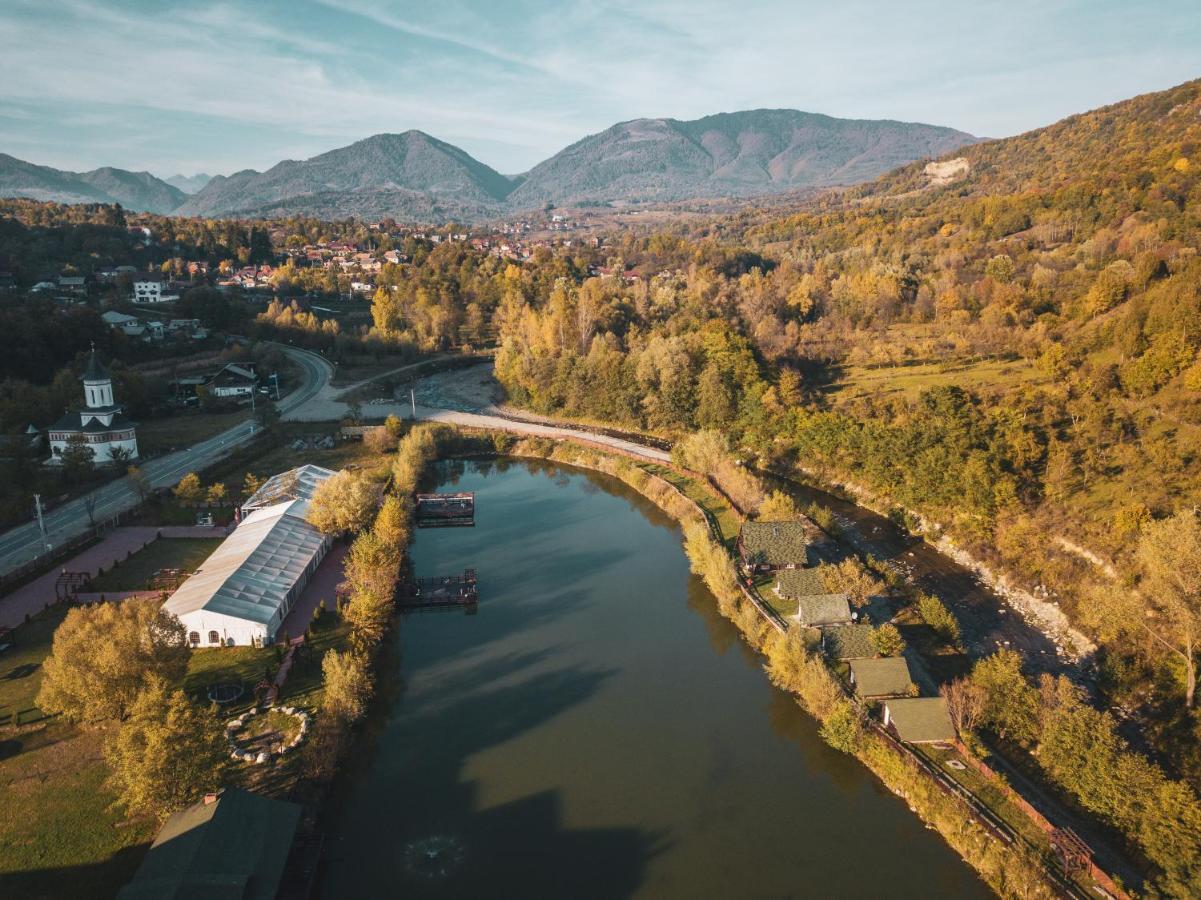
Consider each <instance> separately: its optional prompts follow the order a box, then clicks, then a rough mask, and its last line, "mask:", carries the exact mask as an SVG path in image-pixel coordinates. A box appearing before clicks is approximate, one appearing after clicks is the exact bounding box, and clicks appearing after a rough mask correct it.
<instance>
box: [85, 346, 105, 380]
mask: <svg viewBox="0 0 1201 900" xmlns="http://www.w3.org/2000/svg"><path fill="white" fill-rule="evenodd" d="M83 380H84V381H109V380H110V376H109V374H108V369H106V368H104V364H103V363H101V362H100V357H98V356H97V355H96V351H95V349H93V350H92V355H91V356H90V357H89V358H88V367H87V368H86V369H84V371H83Z"/></svg>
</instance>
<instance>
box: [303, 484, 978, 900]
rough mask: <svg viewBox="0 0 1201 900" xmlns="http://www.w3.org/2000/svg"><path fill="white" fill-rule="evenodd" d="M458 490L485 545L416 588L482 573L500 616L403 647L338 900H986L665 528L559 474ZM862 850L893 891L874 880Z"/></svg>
mask: <svg viewBox="0 0 1201 900" xmlns="http://www.w3.org/2000/svg"><path fill="white" fill-rule="evenodd" d="M442 476H443V480H442V481H441V482H440V484H447V483H448V482H449V481H450V480H454V481H456V482H457V485H456V486H457V487H459V489H463V490H475V491H477V503H478V505H477V513H476V523H477V524H476V527H475V528H461V529H434V530H431V531H423V532H421V533H419V535H418V538H417V541H416V543H415V545H414V550H413V558H414V566H415V568H416V570H417V572H418V574H422V575H434V574H449V573H450V572H452V571H455V570H461V568H462V567H463V566H467V565H471V566H476V567H477V568H478V571H479V577H480V589H481V602H480V607H479V611H478V614H477V615H474V616H466V615H462V614H458V615H454V614H443V615H430V616H424V615H421V616H412V617H409V618H406V619H405V620H404V621H403V624H402V625H401V627H400V628H399V629H398V630H397V633H396V634H395V635H394V637H393V639H392V640H391V641H390V642H389V645H388V649H387V656H386V658H385V661H384V665H383V667H382V668H381V672H382V673H383V674H382V675H381V678H380V693H379V697H378V702H377V704H376V707H375V712H373V714H372V716H371V717H370V719H369V721H368V723H367V727H366V728H365V732H364V734H363V735H362V736H361V739H360V740H359V741H358V742H357V743H356V745H355V750H354V753H353V758H352V760H351V762H350V764H349V765H348V766H347V767H346V769H345V770H344V771H343V773H342V776H341V777H340V779H339V783H338V785H337V786H336V789H335V791H334V794H333V798H332V799H331V803H330V804H329V806H328V808H327V809H326V811H325V817H324V818H325V823H324V828H325V830H326V832H327V834H328V835H329V843H328V844H327V849H328V853H327V862H326V865H325V866H324V867H323V872H322V882H321V894H322V896H325V897H331V898H332V897H376V896H411V897H434V898H444V897H445V898H451V897H455V898H458V897H522V898H530V900H534V898H560V897H572V898H576V897H580V898H592V897H596V898H610V897H629V896H634V895H637V896H649V897H659V896H732V895H739V896H773V897H784V896H822V895H831V894H830V892H831V891H834V892H835V893H838V895H839V896H869V895H870V894H869V893H867V891H875V890H877V889H883V888H884V887H885V886H887V887H888V889H889V891H890V893H891V894H892V895H893V896H896V897H909V896H924V895H928V893H929V892H930V891H934V892H938V891H942V892H943V893H948V894H953V895H955V896H979V895H980V893H981V892H980V890H979V884H978V882H976V881H975V880H974V879H973V877H972V875H971V873H970V872H968V871H966V870H965V869H964V867H963V866H962V864H960V863H958V861H956V860H955V859H954V858H953V856H952V855H951V854H949V852H948V851H947V850H946V848H945V847H944V846H943V845H941V843H940V842H938V841H936V840H934V839H931V838H929V837H928V836H927V835H926V834H925V833H924V832H923V830H922V829H921V826H920V823H918V822H916V821H915V820H913V819H912V818H911V817H910V816H909V815H908V813H907V812H906V811H905V810H904V807H903V806H902V805H901V804H900V803H899V802H898V801H896V799H895V798H893V797H891V796H888V797H886V798H882V796H881V795H882V794H883V793H884V792H883V791H882V790H881V789H880V788H879V787H878V786H877V785H876V784H875V782H874V781H873V779H872V778H871V776H870V775H869V774H868V773H866V772H865V771H864V770H863V769H862V768H861V767H858V766H857V764H856V763H855V762H854V761H853V760H852V759H850V758H849V757H845V756H843V755H840V754H837V753H836V752H835V751H833V750H831V749H830V748H829V747H828V746H826V745H825V744H824V743H822V742H821V741H820V739H819V738H817V735H816V725H815V723H813V722H812V720H810V719H807V718H806V717H805V716H804V714H803V713H802V711H801V710H800V709H799V708H798V707H797V706H796V703H795V701H794V700H793V699H792V698H791V697H789V696H788V695H785V694H783V693H781V692H779V691H776V690H775V689H773V688H771V687H770V685H768V684H767V683H766V680H765V678H764V675H763V672H762V669H761V661H760V660H759V658H758V656H757V655H756V654H755V653H754V652H753V651H752V650H750V649H749V648H748V647H747V646H746V645H745V644H744V643H743V642H742V641H741V639H740V637H739V635H738V633H737V631H736V630H735V628H734V627H733V625H731V624H730V623H729V622H727V621H726V620H725V619H723V618H722V617H721V616H720V614H719V613H718V612H717V610H716V607H715V604H714V600H713V598H712V596H711V595H710V594H709V593H708V591H707V590H706V589H705V588H704V585H703V583H702V582H701V581H700V579H699V578H697V577H695V576H693V575H691V574H689V572H688V566H687V561H686V560H685V558H684V557H683V554H682V553H681V552H680V546H679V532H678V528H677V527H676V524H675V522H674V521H673V520H671V519H670V518H669V517H667V516H666V515H665V514H663V513H662V512H661V511H660V510H659V509H658V508H657V507H654V506H653V505H652V504H650V503H649V502H647V501H645V500H644V499H643V498H642V497H641V496H640V495H638V494H636V493H635V492H633V491H632V490H630V489H629V488H627V487H626V486H625V485H623V484H621V483H620V482H619V481H617V480H616V479H612V478H609V477H608V476H603V475H597V474H595V473H584V472H580V471H577V470H574V469H570V468H566V467H561V466H557V465H554V464H544V463H528V462H526V461H516V462H514V461H510V460H495V461H492V460H489V461H483V462H475V461H473V462H471V463H468V464H466V465H453V466H448V467H446V468H445V469H444V470H443V472H442ZM530 476H533V477H530ZM631 511H636V512H637V513H638V515H636V516H631V515H630V512H631ZM734 648H737V651H736V652H731V650H733V649H734ZM798 750H799V751H800V752H799V754H798V752H797V751H798ZM860 844H871V845H873V846H875V847H876V848H877V849H876V851H874V852H876V853H880V852H881V851H880V849H879V848H884V853H883V857H882V859H881V861H880V866H879V867H878V868H880V869H883V868H887V869H888V872H889V874H888V875H887V876H884V875H882V874H878V872H877V868H871V869H868V870H855V868H854V860H855V859H856V858H857V856H858V852H859V851H858V850H857V849H856V847H857V846H859V845H860Z"/></svg>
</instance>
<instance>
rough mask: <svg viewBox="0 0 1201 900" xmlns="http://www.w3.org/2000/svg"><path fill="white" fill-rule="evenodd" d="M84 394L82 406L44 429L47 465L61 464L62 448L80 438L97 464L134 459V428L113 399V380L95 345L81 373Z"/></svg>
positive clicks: (135, 447) (135, 429) (135, 452)
mask: <svg viewBox="0 0 1201 900" xmlns="http://www.w3.org/2000/svg"><path fill="white" fill-rule="evenodd" d="M83 396H84V402H85V405H84V408H83V409H81V410H79V411H78V412H69V413H66V414H65V415H63V417H62V418H61V419H59V420H58V421H57V422H55V423H54V424H53V425H51V426H50V427H49V428H48V429H46V431H47V433H48V434H49V436H50V460H49V462H50V464H51V465H61V464H62V461H63V460H62V454H63V451H64V450H66V449H67V447H68V446H69V445H70V444H71V443H72V442H73V441H77V440H78V439H79V438H81V437H82V438H83V441H84V443H85V444H86V446H88V447H90V448H91V450H92V454H93V455H92V462H94V463H96V464H100V463H108V462H116V461H121V460H126V461H127V460H132V459H137V458H138V437H137V428H136V426H135V425H134V423H133V422H131V421H130V420H129V419H128V418H126V416H125V412H124V410H123V409H122V408H121V407H120V406H118V405H117V404H116V403H115V402H114V401H113V380H112V378H111V377H110V376H109V374H108V370H107V369H105V368H104V366H103V365H101V363H100V358H99V357H98V356H96V349H95V347H93V348H92V355H91V357H90V358H89V359H88V367H87V369H85V370H84V373H83Z"/></svg>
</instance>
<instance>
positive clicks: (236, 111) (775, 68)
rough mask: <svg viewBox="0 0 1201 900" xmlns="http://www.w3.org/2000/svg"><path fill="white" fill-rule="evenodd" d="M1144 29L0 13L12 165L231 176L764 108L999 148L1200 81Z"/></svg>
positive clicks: (760, 5)
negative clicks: (361, 145)
mask: <svg viewBox="0 0 1201 900" xmlns="http://www.w3.org/2000/svg"><path fill="white" fill-rule="evenodd" d="M1149 5H1154V6H1155V7H1156V9H1155V10H1154V11H1152V10H1144V14H1143V15H1141V16H1137V17H1132V16H1130V15H1129V13H1128V10H1127V8H1126V7H1125V6H1122V5H1119V4H1117V3H1116V2H1111V0H1008V2H992V0H981V2H974V3H972V4H962V3H957V4H951V3H948V2H936V0H910V2H907V3H895V2H883V0H881V2H869V0H845V2H843V3H841V4H838V5H837V6H836V5H834V4H830V3H828V2H821V3H819V2H816V0H758V2H754V0H752V2H747V0H743V2H738V3H728V2H726V3H719V2H716V0H583V2H574V3H563V2H561V0H513V2H506V3H503V4H501V3H495V2H494V0H444V2H440V3H438V4H432V3H425V2H401V0H258V2H255V3H246V2H234V0H219V2H204V0H56V2H55V3H46V2H44V0H7V2H5V3H4V5H3V7H0V39H2V42H3V46H4V52H3V53H0V148H5V147H7V148H20V149H21V150H22V151H23V152H27V154H28V155H29V156H30V157H31V158H33V159H35V160H36V161H39V162H49V163H52V164H57V165H65V166H69V167H76V168H78V167H87V166H93V165H98V164H101V163H110V164H114V165H126V166H133V167H137V168H142V167H146V166H149V167H152V168H154V169H155V170H158V171H175V170H179V169H183V170H187V169H189V168H203V169H207V170H210V171H211V170H219V171H232V170H235V169H239V168H245V167H247V166H254V167H257V168H262V167H264V166H267V165H270V164H272V163H274V162H275V161H277V160H278V159H279V158H281V157H293V158H296V157H304V156H309V155H313V154H314V153H318V152H321V151H323V150H327V149H330V148H332V147H334V146H338V145H340V144H344V143H347V142H349V141H352V140H356V139H359V138H362V137H366V136H367V135H370V134H373V133H377V132H380V131H402V130H405V129H408V128H420V129H422V130H425V131H428V132H430V133H432V134H434V135H436V136H438V137H440V138H442V139H444V140H448V141H451V142H452V143H455V144H458V145H460V146H462V147H463V148H464V149H466V150H467V151H468V152H471V153H473V154H474V155H477V156H478V157H480V158H481V159H483V160H484V161H485V162H488V163H489V164H491V165H493V166H495V167H497V168H499V169H501V170H502V171H507V172H516V171H521V170H523V169H525V168H527V167H529V166H530V165H532V164H533V163H534V162H536V161H537V160H539V159H541V158H544V157H545V156H547V155H549V154H550V153H553V152H554V151H556V150H558V149H559V148H561V147H562V146H564V145H565V144H567V143H569V142H571V141H573V140H575V139H577V138H579V137H581V136H583V135H584V134H586V133H589V132H592V131H596V130H599V129H601V128H604V127H606V126H608V125H610V124H612V123H613V122H615V121H618V120H621V119H629V118H634V117H636V116H663V115H666V116H676V117H681V118H691V117H695V116H700V115H705V114H708V113H712V112H718V111H729V110H736V109H745V108H752V107H758V106H786V107H795V108H801V109H808V110H812V111H817V112H826V113H830V114H833V115H840V116H851V117H882V118H883V117H886V118H897V119H906V120H916V121H929V122H936V123H938V124H947V125H953V126H955V127H959V128H964V129H966V130H969V131H974V132H975V133H978V134H988V135H1003V134H1007V133H1014V132H1016V131H1020V130H1024V129H1026V128H1030V127H1035V126H1037V125H1040V124H1044V123H1046V122H1049V121H1052V120H1054V119H1055V118H1058V117H1060V116H1062V115H1065V114H1067V113H1070V112H1073V111H1076V110H1080V109H1083V108H1088V107H1091V106H1095V105H1098V104H1100V103H1104V102H1109V101H1113V100H1117V99H1120V98H1122V97H1125V96H1129V95H1131V94H1134V93H1137V92H1140V91H1144V90H1151V89H1155V88H1159V87H1165V86H1167V85H1169V84H1172V83H1175V82H1178V81H1182V80H1185V79H1186V78H1189V77H1196V76H1197V75H1199V74H1201V72H1198V71H1196V70H1197V68H1198V65H1197V63H1198V60H1197V58H1196V53H1195V49H1196V47H1197V46H1198V45H1201V17H1197V16H1195V15H1191V14H1190V13H1192V12H1195V10H1192V9H1191V8H1190V7H1191V6H1192V3H1191V2H1190V0H1153V3H1152V4H1149ZM1163 21H1172V22H1174V23H1175V24H1174V26H1173V27H1172V28H1170V29H1167V28H1161V27H1159V25H1158V23H1160V22H1163ZM68 120H69V121H70V123H71V127H70V129H69V130H68V129H64V128H62V127H61V125H62V123H64V122H66V121H68ZM101 154H105V155H104V157H103V158H101Z"/></svg>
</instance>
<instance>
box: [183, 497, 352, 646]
mask: <svg viewBox="0 0 1201 900" xmlns="http://www.w3.org/2000/svg"><path fill="white" fill-rule="evenodd" d="M331 474H332V473H331ZM308 508H309V503H308V501H307V500H285V501H284V502H282V503H277V504H275V505H273V506H264V507H261V508H259V509H256V510H254V511H253V512H251V513H250V514H249V515H248V516H246V518H245V519H243V520H242V523H241V524H240V525H238V527H237V528H236V529H235V530H234V532H233V534H231V535H230V536H229V537H228V538H226V539H225V541H224V542H223V543H222V544H221V546H220V547H218V548H217V550H216V551H215V552H214V553H213V555H212V556H210V557H209V558H208V559H207V560H205V562H204V565H202V566H201V567H200V569H199V570H198V571H197V572H196V573H195V574H193V575H192V576H191V577H190V578H188V580H187V581H185V582H184V583H183V584H182V585H181V586H180V588H179V590H177V591H176V592H175V593H174V594H172V595H171V597H170V599H169V600H167V602H166V603H165V604H164V606H163V608H164V609H165V610H167V611H168V612H170V613H173V614H175V615H176V616H178V617H179V619H180V621H182V622H183V623H184V626H185V627H186V628H187V630H188V640H189V642H190V643H191V644H192V645H193V646H227V647H228V646H234V645H238V646H244V645H249V644H253V645H260V644H269V643H271V642H272V641H273V640H275V636H276V632H277V631H278V630H279V627H280V625H281V624H282V623H283V621H284V619H285V618H286V617H287V615H288V613H289V611H291V609H292V606H293V605H294V604H295V602H296V599H297V598H298V597H299V596H300V592H301V591H303V590H304V586H305V585H306V584H308V581H309V578H310V577H311V576H312V574H313V572H314V571H315V570H316V568H317V566H318V565H319V564H320V562H321V560H322V559H323V558H324V556H325V553H326V551H327V550H328V549H329V544H330V540H329V538H328V537H326V536H325V535H324V534H322V533H321V532H320V531H318V530H317V529H316V528H314V527H313V526H312V525H310V524H309V523H308V522H307V521H305V514H306V513H307V512H308Z"/></svg>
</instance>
